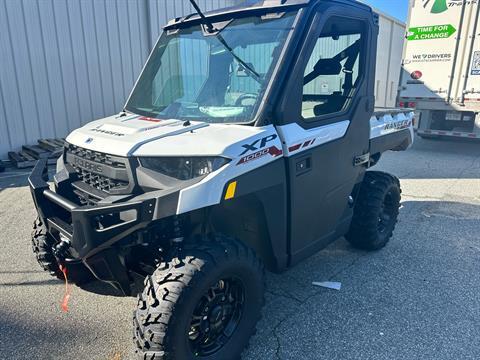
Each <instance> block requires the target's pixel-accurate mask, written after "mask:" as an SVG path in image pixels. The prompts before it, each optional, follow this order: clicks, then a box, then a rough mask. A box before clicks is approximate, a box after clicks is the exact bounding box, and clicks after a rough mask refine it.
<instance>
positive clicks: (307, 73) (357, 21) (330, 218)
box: [277, 2, 378, 264]
mask: <svg viewBox="0 0 480 360" xmlns="http://www.w3.org/2000/svg"><path fill="white" fill-rule="evenodd" d="M328 4H334V5H328ZM377 29H378V26H377V25H376V24H375V22H374V17H373V16H372V13H371V12H370V11H369V9H366V8H365V9H364V8H363V6H362V7H360V8H359V6H358V5H357V6H355V7H353V6H348V5H340V4H339V3H335V2H332V3H327V5H325V3H324V5H323V6H321V7H319V8H318V9H317V10H316V11H315V12H314V14H313V15H312V20H311V22H310V25H309V30H308V31H307V32H306V36H305V41H304V43H303V46H302V49H301V50H300V52H299V54H298V56H297V57H296V60H295V63H294V65H293V66H292V69H291V74H292V75H291V77H290V79H289V81H288V86H287V87H286V89H288V93H286V94H285V95H284V97H283V101H282V103H281V104H282V105H281V106H280V108H279V109H278V115H279V117H280V118H281V119H283V123H281V124H278V126H277V130H278V132H279V134H280V136H281V138H282V141H283V146H284V154H285V159H286V160H285V161H286V166H287V169H288V178H289V234H288V235H289V250H290V260H291V264H294V263H296V262H298V261H299V260H301V259H303V258H305V257H307V256H309V255H311V254H312V253H313V252H314V251H317V250H319V249H321V248H323V247H324V246H326V245H328V243H330V242H331V241H332V240H335V239H336V238H338V237H340V236H342V235H344V234H345V233H346V232H347V230H348V227H349V225H350V221H351V217H352V214H353V201H352V200H353V197H354V193H353V192H354V188H355V185H356V184H357V183H358V182H360V181H361V180H362V178H363V175H364V173H365V169H366V166H365V164H364V162H365V161H364V159H368V150H369V138H370V117H371V115H372V112H373V106H374V98H373V96H372V94H373V84H374V74H375V70H374V69H375V52H376V37H377V35H378V30H377Z"/></svg>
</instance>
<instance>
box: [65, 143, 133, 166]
mask: <svg viewBox="0 0 480 360" xmlns="http://www.w3.org/2000/svg"><path fill="white" fill-rule="evenodd" d="M67 152H69V153H70V154H73V155H76V156H78V157H81V158H82V159H85V160H88V161H94V162H97V163H100V164H104V165H108V166H111V167H114V168H117V169H125V168H126V165H125V163H124V162H122V161H118V160H115V157H114V156H112V155H109V154H104V153H100V152H97V151H93V150H87V149H84V148H81V147H79V146H75V145H72V144H68V146H67Z"/></svg>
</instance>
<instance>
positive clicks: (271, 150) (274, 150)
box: [237, 146, 283, 165]
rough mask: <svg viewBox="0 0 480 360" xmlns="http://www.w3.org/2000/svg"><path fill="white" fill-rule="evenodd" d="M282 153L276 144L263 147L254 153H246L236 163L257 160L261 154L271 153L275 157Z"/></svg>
mask: <svg viewBox="0 0 480 360" xmlns="http://www.w3.org/2000/svg"><path fill="white" fill-rule="evenodd" d="M282 154H283V151H282V150H280V149H279V148H277V147H276V146H271V147H269V148H267V149H263V150H260V151H257V152H256V153H253V154H250V155H246V156H244V157H242V158H241V159H240V161H239V162H238V163H237V165H242V164H245V163H248V162H250V161H253V160H258V159H260V158H261V157H263V156H266V155H272V156H273V157H277V156H280V155H282Z"/></svg>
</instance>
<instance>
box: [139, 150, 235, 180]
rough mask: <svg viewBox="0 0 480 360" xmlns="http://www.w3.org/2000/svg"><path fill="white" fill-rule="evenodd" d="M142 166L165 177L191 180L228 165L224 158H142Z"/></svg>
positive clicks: (227, 160)
mask: <svg viewBox="0 0 480 360" xmlns="http://www.w3.org/2000/svg"><path fill="white" fill-rule="evenodd" d="M139 160H140V165H142V166H143V167H144V168H147V169H150V170H153V171H156V172H159V173H161V174H163V175H166V176H169V177H172V178H175V179H178V180H190V179H194V178H196V177H200V176H205V175H208V174H210V173H211V172H213V171H216V170H218V169H220V168H221V167H222V166H224V165H226V164H228V163H229V162H230V159H226V158H223V157H213V156H212V157H141V158H139Z"/></svg>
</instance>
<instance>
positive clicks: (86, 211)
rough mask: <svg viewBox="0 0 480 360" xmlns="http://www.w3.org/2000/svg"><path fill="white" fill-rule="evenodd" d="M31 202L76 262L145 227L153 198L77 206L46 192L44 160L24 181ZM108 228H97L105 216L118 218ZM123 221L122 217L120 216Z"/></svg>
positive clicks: (45, 163) (47, 186)
mask: <svg viewBox="0 0 480 360" xmlns="http://www.w3.org/2000/svg"><path fill="white" fill-rule="evenodd" d="M28 181H29V184H30V190H31V193H32V196H33V201H34V203H35V206H36V208H37V211H38V214H39V216H40V217H41V218H42V219H43V220H44V223H45V224H46V225H47V228H48V230H49V231H52V230H56V231H58V232H59V233H60V234H61V235H62V237H64V238H66V239H68V240H69V242H70V244H71V249H72V255H73V256H74V257H75V258H78V259H85V258H87V257H91V256H93V255H95V254H96V253H98V252H100V251H102V250H104V249H107V248H109V247H111V245H112V244H114V243H115V242H117V241H118V240H120V239H122V238H125V237H126V236H128V235H130V234H132V233H133V232H135V231H137V230H139V229H141V228H143V227H146V226H147V225H148V224H149V223H150V222H151V221H152V218H153V215H154V211H155V205H156V201H157V199H155V198H153V199H145V200H142V201H131V202H122V203H119V204H107V205H98V206H79V205H77V204H75V203H74V202H72V201H70V200H68V199H67V198H65V197H63V196H61V195H59V194H57V193H56V192H53V191H51V190H50V187H49V185H48V184H47V181H48V173H47V162H46V160H40V161H38V163H37V165H36V166H35V168H34V169H33V171H32V173H31V175H30V177H29V178H28ZM126 213H128V215H129V216H128V217H129V218H130V219H129V220H127V221H118V223H116V224H113V225H111V226H109V227H104V226H99V224H100V219H101V218H102V217H105V216H109V217H112V216H115V217H118V218H122V216H121V215H122V214H126ZM123 218H125V216H123Z"/></svg>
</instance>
